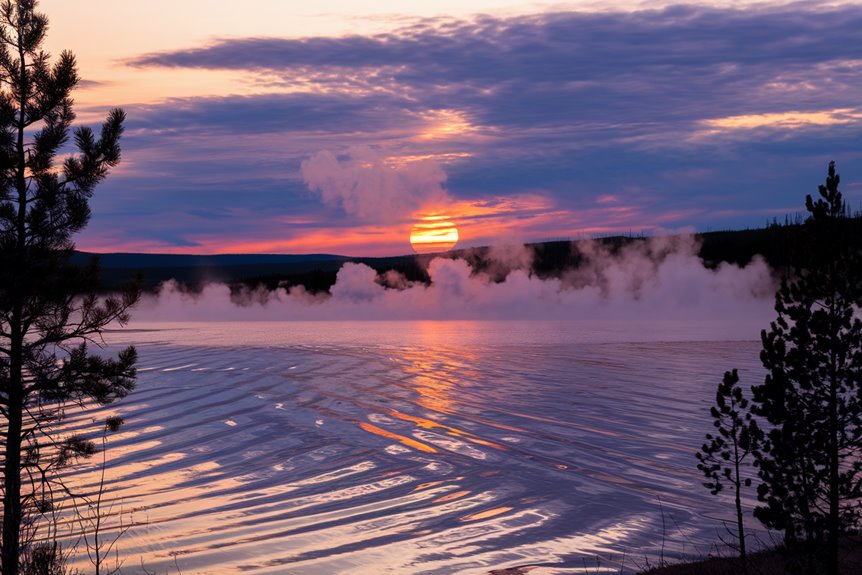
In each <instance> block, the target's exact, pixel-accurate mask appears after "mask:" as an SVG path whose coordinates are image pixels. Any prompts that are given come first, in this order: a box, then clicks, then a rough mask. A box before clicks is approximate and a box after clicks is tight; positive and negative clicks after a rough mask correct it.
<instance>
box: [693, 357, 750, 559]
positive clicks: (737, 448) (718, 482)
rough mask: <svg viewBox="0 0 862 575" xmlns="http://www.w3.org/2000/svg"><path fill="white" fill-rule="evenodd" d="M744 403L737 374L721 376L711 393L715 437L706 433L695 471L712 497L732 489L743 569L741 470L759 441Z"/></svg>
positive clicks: (744, 483)
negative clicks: (712, 393) (713, 403)
mask: <svg viewBox="0 0 862 575" xmlns="http://www.w3.org/2000/svg"><path fill="white" fill-rule="evenodd" d="M748 403H749V402H748V400H747V399H746V398H745V397H744V396H743V394H742V388H741V387H739V374H738V373H737V371H736V370H735V369H734V370H733V371H727V372H725V373H724V379H723V380H722V382H721V383H720V384H719V386H718V389H717V390H716V392H715V405H714V406H713V407H712V408H710V415H711V416H712V419H713V426H714V427H715V429H716V431H717V434H716V435H713V434H711V433H708V434H707V435H706V443H704V444H703V447H701V451H699V452H698V453H697V454H696V457H697V460H698V461H699V462H700V463H698V465H697V468H698V469H699V470H700V471H701V472H702V473H703V474H704V476H705V477H706V481H705V482H704V483H703V485H704V487H706V488H707V489H709V490H710V492H711V493H712V494H713V495H717V494H718V493H720V492H721V491H722V490H723V489H724V486H725V485H726V484H727V485H729V486H730V487H731V488H732V489H733V494H734V501H735V504H736V533H734V534H733V535H734V537H736V539H737V542H738V547H739V555H740V557H741V558H742V561H743V565H745V562H746V559H747V554H746V549H745V526H744V521H743V519H744V514H743V511H742V488H743V487H750V486H751V478H750V477H745V476H744V473H743V470H744V468H745V466H746V460H747V459H748V458H749V456H752V455H754V456H756V455H757V446H758V444H759V442H760V440H761V439H762V434H761V431H760V429H759V428H758V426H757V425H756V424H755V423H754V421H753V419H752V417H751V413H750V412H749V410H748Z"/></svg>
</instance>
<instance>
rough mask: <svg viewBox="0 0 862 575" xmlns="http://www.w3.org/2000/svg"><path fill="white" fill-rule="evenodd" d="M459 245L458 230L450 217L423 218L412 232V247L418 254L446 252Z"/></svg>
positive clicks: (431, 216) (414, 226)
mask: <svg viewBox="0 0 862 575" xmlns="http://www.w3.org/2000/svg"><path fill="white" fill-rule="evenodd" d="M457 243H458V228H456V227H455V224H453V223H452V220H450V219H449V216H444V215H429V216H423V217H422V218H421V219H420V220H419V221H418V222H416V223H415V224H414V225H413V229H412V230H410V245H412V246H413V250H414V251H415V252H416V253H417V254H427V253H433V252H444V251H446V250H450V249H452V248H453V247H454V246H455V244H457Z"/></svg>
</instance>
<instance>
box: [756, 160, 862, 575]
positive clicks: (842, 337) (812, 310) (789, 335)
mask: <svg viewBox="0 0 862 575" xmlns="http://www.w3.org/2000/svg"><path fill="white" fill-rule="evenodd" d="M839 182H840V179H839V177H838V175H837V174H836V173H835V163H834V162H832V163H830V164H829V170H828V176H827V178H826V183H825V185H821V186H820V187H819V195H820V197H819V198H818V199H817V200H814V199H812V197H811V196H808V197H807V198H806V200H805V206H806V209H807V210H808V212H809V213H810V217H809V219H808V221H807V222H806V224H805V226H806V238H807V242H808V243H807V252H806V253H804V254H801V258H802V261H801V263H800V266H799V268H798V269H797V270H795V272H794V274H793V276H792V277H789V278H785V279H784V280H783V281H782V285H781V287H780V289H779V290H778V292H777V294H776V297H775V310H776V311H777V312H778V317H777V319H776V320H775V321H773V322H772V323H771V325H770V329H769V330H768V331H767V330H764V331H763V332H762V334H761V339H762V342H763V351H762V352H761V361H762V363H763V365H764V367H765V368H766V370H767V376H766V378H765V381H764V383H763V384H762V385H759V386H754V387H753V388H752V392H753V410H754V412H755V413H756V414H757V415H759V416H760V417H761V418H762V419H763V420H765V422H767V423H768V424H769V430H768V433H767V435H766V440H765V443H764V445H763V448H762V450H761V452H760V455H759V457H758V460H757V463H758V465H759V467H760V469H759V475H760V478H761V481H762V482H761V484H760V485H759V486H758V498H759V500H760V501H761V503H762V505H761V506H759V507H758V508H757V509H755V516H756V517H758V518H759V519H760V520H761V521H762V522H763V523H764V524H765V525H767V526H768V527H771V528H775V529H779V530H782V531H783V532H784V534H785V540H786V542H787V543H788V544H789V545H792V546H794V547H796V548H799V547H800V546H802V547H804V548H805V549H807V551H808V553H809V554H814V553H825V556H824V557H822V558H820V559H819V560H822V561H823V562H824V564H825V565H826V570H827V573H830V574H837V573H838V542H839V536H840V535H841V534H842V532H844V531H846V530H848V529H851V528H853V527H855V526H856V525H857V521H858V519H859V510H860V507H859V506H860V500H862V499H860V498H862V491H860V481H862V460H860V450H862V400H860V394H862V321H860V319H859V317H858V315H857V310H858V306H859V303H860V302H862V278H860V272H862V258H860V254H859V248H858V241H855V238H853V237H851V235H850V234H852V226H851V225H850V224H851V223H852V222H850V221H849V219H848V218H847V217H846V209H845V206H844V201H843V199H842V195H841V192H839V191H838V185H839ZM812 556H813V555H812Z"/></svg>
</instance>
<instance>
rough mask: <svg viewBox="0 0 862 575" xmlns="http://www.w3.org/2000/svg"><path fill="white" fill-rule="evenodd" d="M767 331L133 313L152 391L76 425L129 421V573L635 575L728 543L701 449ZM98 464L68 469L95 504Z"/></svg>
mask: <svg viewBox="0 0 862 575" xmlns="http://www.w3.org/2000/svg"><path fill="white" fill-rule="evenodd" d="M762 327H765V325H764V324H763V322H762V320H758V319H751V320H748V321H739V320H736V321H726V322H721V321H715V320H713V321H710V322H703V321H683V320H680V321H664V322H662V321H642V322H630V321H627V322H623V321H580V322H579V321H557V322H555V321H541V322H539V321H447V322H434V321H393V322H383V321H380V322H375V321H359V322H337V321H329V322H327V321H317V322H231V323H215V322H213V323H164V322H162V323H153V324H140V323H135V324H133V325H132V328H133V329H127V330H122V331H117V332H112V333H108V334H106V340H107V341H109V342H110V343H111V344H114V345H115V347H113V348H108V351H109V352H110V351H115V350H116V349H117V348H118V347H119V345H121V344H126V343H134V344H135V345H137V346H138V349H139V352H140V361H139V367H140V370H139V382H138V388H137V389H136V390H135V391H134V392H133V393H132V394H131V395H130V396H129V397H128V398H126V399H125V400H123V401H122V402H120V403H118V404H115V405H111V406H107V407H104V408H99V409H95V410H88V411H85V412H83V413H76V414H70V416H69V418H68V419H67V421H66V423H65V426H66V428H67V429H68V430H74V431H88V430H89V431H92V430H93V429H94V420H95V421H101V420H103V419H104V418H105V417H106V416H107V415H110V414H120V415H122V416H123V417H124V418H125V420H126V424H125V426H124V427H123V428H122V429H121V430H120V431H119V432H118V433H116V434H113V435H109V436H108V443H107V451H106V484H105V485H106V487H105V494H104V499H105V501H104V503H103V510H106V511H107V512H108V513H109V515H110V518H109V519H108V520H107V524H108V527H107V528H106V529H105V533H104V535H103V536H105V537H108V536H110V535H111V533H117V531H118V530H119V529H121V527H120V525H121V524H122V526H123V527H122V529H126V528H128V530H127V531H125V532H124V534H123V535H122V537H120V539H119V540H118V541H117V543H116V547H117V549H118V550H119V556H120V558H121V560H122V561H123V562H124V563H123V572H124V573H143V572H144V571H143V569H144V567H145V568H146V569H148V570H149V571H157V572H159V573H166V572H168V573H179V572H182V573H183V574H184V575H190V574H204V573H212V574H227V573H238V572H247V573H254V574H264V573H295V574H303V575H305V574H308V575H311V574H315V575H317V574H319V575H324V574H333V573H351V574H363V573H368V574H372V573H374V574H379V573H404V574H418V573H422V574H432V573H433V574H438V573H439V574H444V573H467V574H487V573H490V572H491V571H493V570H499V569H506V568H509V569H513V571H511V572H512V573H516V572H519V571H515V570H514V569H515V568H519V567H527V566H534V568H533V569H530V570H529V573H530V574H531V575H535V574H545V573H585V572H587V573H599V572H605V571H607V572H611V573H618V572H620V567H621V566H622V571H623V572H632V571H635V570H636V569H637V568H638V567H639V566H646V565H647V564H648V563H650V564H655V563H657V562H658V561H659V560H660V558H661V557H662V556H664V557H665V558H678V557H683V556H692V555H703V554H707V553H709V552H710V551H712V550H714V549H715V548H714V547H713V546H714V545H715V544H716V543H719V542H718V535H717V534H718V533H720V532H721V531H722V524H721V520H722V519H731V518H732V514H733V510H732V504H731V502H730V499H729V498H728V499H721V498H716V497H713V496H711V495H710V494H709V492H708V491H707V490H706V489H704V488H703V487H702V486H701V485H700V481H701V478H700V476H699V472H698V471H697V470H696V468H695V465H696V460H695V459H694V453H695V451H697V449H698V448H699V446H700V444H701V443H702V441H703V435H704V433H705V432H707V431H709V430H710V429H711V421H710V419H709V415H708V409H709V406H710V405H711V403H712V401H713V399H714V394H715V387H716V385H717V384H718V382H719V381H720V380H721V377H722V374H723V372H724V371H725V370H729V369H732V368H738V369H739V370H740V375H741V377H742V380H743V384H744V385H745V387H748V386H750V385H751V384H754V383H757V382H759V381H760V380H761V378H762V368H761V366H760V363H759V360H758V354H759V349H760V345H759V341H758V337H759V329H760V328H762ZM100 461H101V460H100V458H99V457H96V458H94V459H93V460H91V461H89V462H87V463H86V464H85V465H81V466H79V467H76V468H73V469H70V470H69V471H68V472H67V480H68V481H69V482H70V484H72V485H74V486H75V487H76V489H79V490H83V491H90V492H92V491H93V490H94V489H95V487H96V486H97V485H98V481H99V472H98V469H99V465H98V464H99V463H100ZM748 503H749V504H751V503H752V501H751V500H750V499H749V501H748ZM719 545H720V543H719ZM84 561H85V562H84V563H79V564H78V565H82V566H84V565H86V560H85V559H84ZM112 561H113V560H112ZM142 565H143V567H142ZM521 572H524V573H526V572H527V571H526V570H525V571H521Z"/></svg>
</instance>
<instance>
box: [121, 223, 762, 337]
mask: <svg viewBox="0 0 862 575" xmlns="http://www.w3.org/2000/svg"><path fill="white" fill-rule="evenodd" d="M582 248H583V246H582ZM520 250H521V252H522V253H520V254H519V253H517V250H515V249H514V248H507V249H502V250H497V251H496V253H497V254H500V257H499V259H498V260H497V261H496V264H495V265H492V266H490V268H491V269H492V270H494V271H493V272H492V274H493V275H491V274H489V273H484V272H479V273H477V272H475V271H474V270H473V268H472V267H471V266H470V264H469V263H468V261H467V260H465V259H445V258H437V259H434V260H432V261H431V262H430V264H429V266H428V274H429V275H430V277H431V283H430V285H427V286H426V285H424V284H419V283H413V284H411V283H410V282H408V281H407V280H406V279H405V278H404V277H403V276H400V275H399V274H397V273H396V272H392V271H390V272H387V273H386V274H383V275H382V276H380V275H378V274H377V272H375V271H374V270H373V269H371V268H370V267H368V266H365V265H363V264H356V263H347V264H345V265H344V266H343V267H342V268H341V270H340V271H339V272H338V276H337V281H336V283H335V285H334V286H333V287H332V289H331V294H310V293H308V292H306V291H305V290H304V289H303V288H301V287H294V288H291V289H289V290H286V289H278V290H275V291H268V290H264V289H257V290H251V291H244V292H241V293H235V294H231V290H230V288H229V287H228V286H225V285H217V284H214V285H209V286H207V287H206V288H205V289H204V290H203V292H202V293H200V294H197V295H192V294H188V293H184V292H182V291H181V290H178V289H177V286H176V285H175V284H173V283H168V284H165V285H164V286H163V287H162V290H161V292H160V293H159V295H158V296H150V297H148V298H145V300H144V301H143V302H142V304H141V305H140V307H139V309H137V310H136V311H135V314H134V317H135V320H136V321H207V320H214V321H215V320H342V319H350V320H372V319H373V320H384V319H386V320H392V319H411V320H413V319H415V320H422V319H427V320H431V319H596V320H603V319H612V320H635V319H680V320H682V319H684V320H693V319H694V320H696V319H702V320H705V321H707V320H711V319H712V320H716V319H718V320H724V321H727V320H733V319H734V318H737V319H745V320H750V319H751V318H752V317H757V318H763V319H764V321H765V320H766V319H768V318H770V317H771V309H772V301H773V300H772V296H773V294H774V288H775V285H774V282H773V278H772V275H771V271H770V269H769V267H768V266H767V265H766V263H765V262H764V261H763V260H760V259H755V260H754V261H752V262H751V263H750V264H748V265H747V266H745V267H738V266H735V265H730V264H722V265H720V266H718V267H717V268H716V269H708V268H706V267H704V266H703V263H702V262H701V260H700V259H699V258H698V257H697V255H696V253H697V246H696V243H695V242H694V240H693V239H691V238H688V237H666V238H654V239H651V240H649V241H645V242H641V243H636V244H632V245H630V246H628V247H626V248H624V249H622V250H620V251H619V252H618V253H610V252H609V251H607V250H606V249H605V248H603V247H602V246H600V245H599V244H592V245H589V246H588V247H586V248H583V249H582V253H583V255H584V257H585V260H584V263H583V265H582V266H581V267H580V268H578V269H577V270H575V271H572V272H571V273H569V274H568V275H565V276H564V277H562V278H551V279H542V278H539V277H536V276H533V275H531V274H530V273H529V272H528V271H527V268H525V267H524V262H527V261H528V260H529V257H530V253H529V250H528V249H527V248H520ZM494 254H495V252H494V251H493V250H492V252H491V257H494ZM502 268H506V269H508V272H507V273H506V274H505V277H504V278H502V279H500V273H499V272H500V270H501V269H502ZM494 276H496V277H494Z"/></svg>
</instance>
